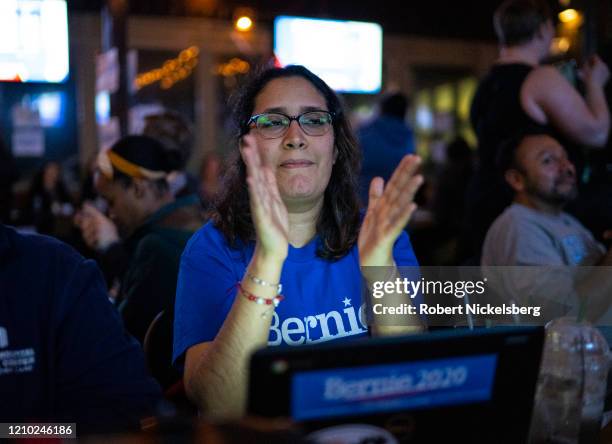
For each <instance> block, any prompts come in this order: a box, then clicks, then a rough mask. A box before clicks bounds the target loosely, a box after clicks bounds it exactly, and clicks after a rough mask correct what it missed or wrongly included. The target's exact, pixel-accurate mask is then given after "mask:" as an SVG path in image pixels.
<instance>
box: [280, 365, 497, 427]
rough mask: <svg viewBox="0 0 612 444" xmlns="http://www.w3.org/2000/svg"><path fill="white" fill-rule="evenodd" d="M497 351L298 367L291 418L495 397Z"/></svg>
mask: <svg viewBox="0 0 612 444" xmlns="http://www.w3.org/2000/svg"><path fill="white" fill-rule="evenodd" d="M496 365H497V356H496V355H494V354H488V355H482V356H471V357H461V358H452V359H433V360H425V361H418V362H410V363H407V362H399V363H394V364H384V365H369V366H359V367H349V368H338V369H326V370H318V371H307V372H297V373H296V374H295V375H294V376H293V378H292V381H291V417H292V418H293V419H295V420H298V421H304V420H313V419H325V418H331V417H340V416H353V415H364V414H372V413H381V412H392V411H403V410H412V409H423V408H432V407H442V406H450V405H457V404H469V403H472V402H487V401H490V400H491V397H492V389H493V380H494V377H495V369H496Z"/></svg>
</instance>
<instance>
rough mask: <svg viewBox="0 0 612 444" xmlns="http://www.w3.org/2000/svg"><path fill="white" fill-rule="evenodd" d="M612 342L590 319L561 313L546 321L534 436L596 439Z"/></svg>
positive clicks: (540, 439) (541, 438)
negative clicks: (606, 338) (562, 315)
mask: <svg viewBox="0 0 612 444" xmlns="http://www.w3.org/2000/svg"><path fill="white" fill-rule="evenodd" d="M608 350H609V348H608V344H607V342H606V340H605V339H604V337H603V336H602V335H601V333H600V332H599V331H598V330H597V329H596V328H594V327H593V326H591V325H590V324H588V323H584V322H580V323H579V322H576V321H575V320H574V319H572V318H561V319H556V320H554V321H551V322H549V323H548V324H547V325H546V341H545V345H544V351H543V355H542V364H541V367H540V376H539V379H538V386H537V389H536V397H535V405H534V413H533V418H532V424H531V433H530V439H529V442H530V443H531V444H536V443H537V444H539V443H559V444H562V443H563V444H570V443H578V442H595V441H594V439H596V437H597V433H598V432H599V425H600V423H601V415H602V412H603V404H604V397H605V391H606V380H607V372H608V360H609V356H608V355H609V351H608Z"/></svg>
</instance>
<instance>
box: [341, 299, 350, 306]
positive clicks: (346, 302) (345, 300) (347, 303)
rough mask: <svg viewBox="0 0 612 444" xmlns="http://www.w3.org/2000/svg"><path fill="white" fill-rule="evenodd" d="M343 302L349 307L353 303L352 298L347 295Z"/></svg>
mask: <svg viewBox="0 0 612 444" xmlns="http://www.w3.org/2000/svg"><path fill="white" fill-rule="evenodd" d="M342 302H343V303H344V306H345V307H348V306H349V305H351V300H350V299H349V298H347V297H345V298H344V300H343V301H342Z"/></svg>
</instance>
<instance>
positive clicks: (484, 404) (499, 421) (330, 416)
mask: <svg viewBox="0 0 612 444" xmlns="http://www.w3.org/2000/svg"><path fill="white" fill-rule="evenodd" d="M543 333H544V331H543V329H542V328H540V327H516V328H505V327H497V328H494V329H479V330H476V331H467V330H463V329H453V330H446V331H438V332H432V333H426V334H421V335H413V336H409V337H400V338H370V339H365V340H361V341H360V340H355V341H353V342H344V343H339V342H333V341H332V342H330V343H327V344H316V345H304V346H300V347H286V348H272V347H270V348H267V349H264V350H260V351H258V352H257V353H255V354H254V355H253V357H252V360H251V368H250V370H251V372H250V383H249V400H248V401H249V413H250V414H253V415H257V416H265V417H284V418H291V419H292V420H293V421H295V422H296V423H298V424H299V425H300V427H301V428H302V430H304V431H305V432H307V433H320V432H321V433H327V432H330V431H331V432H333V433H336V432H337V427H348V426H349V425H350V426H351V427H353V426H355V425H359V426H360V427H365V429H364V430H365V432H367V433H368V434H370V432H372V433H374V432H373V430H374V429H372V427H374V428H375V429H376V433H374V434H375V435H376V436H378V437H380V436H383V435H384V434H387V435H389V436H393V437H395V438H394V439H395V441H397V442H470V443H472V444H475V443H491V442H495V443H512V444H515V443H517V442H525V440H526V439H527V434H528V429H529V423H530V419H531V411H532V407H533V396H534V391H535V386H536V381H537V375H538V369H539V365H540V356H541V353H542V343H543V338H544V335H543ZM353 431H354V430H353V429H352V428H351V431H350V433H352V432H353ZM365 432H364V433H365ZM383 432H384V433H383ZM343 433H344V432H343ZM334 436H335V435H334ZM368 436H369V435H368ZM334 439H335V438H334ZM322 442H327V441H322ZM330 442H332V441H330ZM333 442H345V441H333ZM347 442H348V441H347ZM350 442H353V441H350ZM355 442H359V441H355ZM364 442H365V441H364ZM377 442H378V441H377ZM381 442H394V441H381Z"/></svg>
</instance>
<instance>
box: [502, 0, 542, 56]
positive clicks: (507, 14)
mask: <svg viewBox="0 0 612 444" xmlns="http://www.w3.org/2000/svg"><path fill="white" fill-rule="evenodd" d="M548 20H552V16H551V13H550V8H549V7H548V4H547V3H546V0H506V1H505V2H503V3H502V4H501V5H500V6H499V7H498V8H497V10H496V11H495V14H494V16H493V26H494V27H495V34H497V38H498V40H499V42H500V43H501V44H502V45H504V46H515V45H520V44H523V43H527V42H529V41H530V40H531V39H532V38H533V37H534V36H535V34H536V32H538V30H539V29H540V26H542V24H544V23H546V22H547V21H548Z"/></svg>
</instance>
